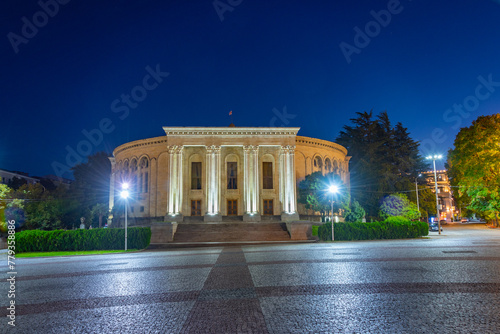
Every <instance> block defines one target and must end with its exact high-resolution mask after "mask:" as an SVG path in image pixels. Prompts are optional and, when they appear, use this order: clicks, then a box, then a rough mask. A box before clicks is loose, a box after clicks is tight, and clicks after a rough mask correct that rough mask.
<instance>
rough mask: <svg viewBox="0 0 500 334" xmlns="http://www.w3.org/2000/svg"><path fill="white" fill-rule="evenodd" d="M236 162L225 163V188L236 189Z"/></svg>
mask: <svg viewBox="0 0 500 334" xmlns="http://www.w3.org/2000/svg"><path fill="white" fill-rule="evenodd" d="M237 180H238V163H237V162H228V163H227V189H238V183H237Z"/></svg>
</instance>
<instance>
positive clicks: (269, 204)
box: [264, 199, 274, 216]
mask: <svg viewBox="0 0 500 334" xmlns="http://www.w3.org/2000/svg"><path fill="white" fill-rule="evenodd" d="M273 214H274V211H273V200H272V199H265V200H264V215H266V216H272V215H273Z"/></svg>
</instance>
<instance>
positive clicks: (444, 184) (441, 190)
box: [423, 169, 455, 222]
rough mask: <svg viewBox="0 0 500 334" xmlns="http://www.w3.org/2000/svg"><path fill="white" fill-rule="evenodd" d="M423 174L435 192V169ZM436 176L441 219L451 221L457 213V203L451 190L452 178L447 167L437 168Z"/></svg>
mask: <svg viewBox="0 0 500 334" xmlns="http://www.w3.org/2000/svg"><path fill="white" fill-rule="evenodd" d="M423 174H424V176H425V180H426V181H427V185H428V186H429V187H430V188H431V190H432V192H433V193H435V192H436V190H435V189H436V188H435V185H434V171H428V172H424V173H423ZM436 176H437V186H438V203H439V212H440V219H441V220H446V221H447V222H451V221H453V217H454V214H455V203H454V201H453V191H452V190H451V185H450V180H449V178H448V174H447V172H446V169H443V170H437V171H436Z"/></svg>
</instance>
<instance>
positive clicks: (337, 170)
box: [332, 160, 340, 174]
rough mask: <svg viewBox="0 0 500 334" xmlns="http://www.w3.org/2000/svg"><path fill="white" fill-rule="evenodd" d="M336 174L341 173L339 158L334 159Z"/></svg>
mask: <svg viewBox="0 0 500 334" xmlns="http://www.w3.org/2000/svg"><path fill="white" fill-rule="evenodd" d="M332 171H333V172H334V173H335V174H340V170H339V162H338V161H337V160H333V170H332Z"/></svg>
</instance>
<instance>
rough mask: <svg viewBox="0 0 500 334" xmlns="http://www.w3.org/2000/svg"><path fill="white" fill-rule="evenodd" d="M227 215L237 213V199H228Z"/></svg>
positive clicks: (235, 214)
mask: <svg viewBox="0 0 500 334" xmlns="http://www.w3.org/2000/svg"><path fill="white" fill-rule="evenodd" d="M227 215H228V216H237V215H238V201H237V200H228V201H227Z"/></svg>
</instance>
